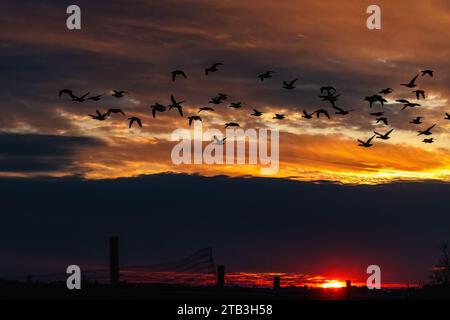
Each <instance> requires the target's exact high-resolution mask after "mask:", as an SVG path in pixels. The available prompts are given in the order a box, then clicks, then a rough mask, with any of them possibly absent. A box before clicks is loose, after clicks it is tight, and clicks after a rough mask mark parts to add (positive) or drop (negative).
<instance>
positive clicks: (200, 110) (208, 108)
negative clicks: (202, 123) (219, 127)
mask: <svg viewBox="0 0 450 320" xmlns="http://www.w3.org/2000/svg"><path fill="white" fill-rule="evenodd" d="M202 111H214V109H213V108H211V107H202V108H200V109H199V110H198V113H200V112H202Z"/></svg>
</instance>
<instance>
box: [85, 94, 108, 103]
mask: <svg viewBox="0 0 450 320" xmlns="http://www.w3.org/2000/svg"><path fill="white" fill-rule="evenodd" d="M104 95H105V94H104V93H102V94H99V95H96V96H92V97H89V98H87V99H88V100H92V101H100V100H101V99H102V97H103V96H104Z"/></svg>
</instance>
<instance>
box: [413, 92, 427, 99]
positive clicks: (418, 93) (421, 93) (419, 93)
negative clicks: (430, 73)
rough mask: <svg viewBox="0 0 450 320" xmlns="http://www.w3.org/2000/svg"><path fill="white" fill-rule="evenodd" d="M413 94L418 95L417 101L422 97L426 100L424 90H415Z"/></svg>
mask: <svg viewBox="0 0 450 320" xmlns="http://www.w3.org/2000/svg"><path fill="white" fill-rule="evenodd" d="M413 93H415V94H416V98H417V100H420V97H422V98H424V99H425V91H423V90H414V91H413Z"/></svg>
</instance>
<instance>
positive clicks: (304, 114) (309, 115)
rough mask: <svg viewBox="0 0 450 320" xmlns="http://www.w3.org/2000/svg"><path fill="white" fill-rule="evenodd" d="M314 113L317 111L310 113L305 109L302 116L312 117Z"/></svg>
mask: <svg viewBox="0 0 450 320" xmlns="http://www.w3.org/2000/svg"><path fill="white" fill-rule="evenodd" d="M314 113H315V112H313V113H308V112H307V111H306V110H303V115H302V118H305V119H312V117H313V115H314Z"/></svg>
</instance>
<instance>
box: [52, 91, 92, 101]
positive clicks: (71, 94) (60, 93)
mask: <svg viewBox="0 0 450 320" xmlns="http://www.w3.org/2000/svg"><path fill="white" fill-rule="evenodd" d="M63 94H67V95H69V96H70V98H72V101H75V102H84V101H85V100H86V97H87V96H88V95H89V92H88V93H86V94H85V95H83V96H81V97H78V96H76V95H74V94H73V92H72V90H69V89H62V90H60V91H59V97H61V96H62V95H63Z"/></svg>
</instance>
